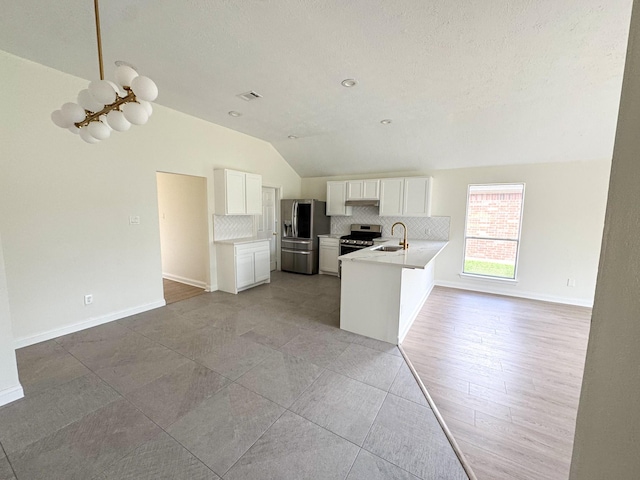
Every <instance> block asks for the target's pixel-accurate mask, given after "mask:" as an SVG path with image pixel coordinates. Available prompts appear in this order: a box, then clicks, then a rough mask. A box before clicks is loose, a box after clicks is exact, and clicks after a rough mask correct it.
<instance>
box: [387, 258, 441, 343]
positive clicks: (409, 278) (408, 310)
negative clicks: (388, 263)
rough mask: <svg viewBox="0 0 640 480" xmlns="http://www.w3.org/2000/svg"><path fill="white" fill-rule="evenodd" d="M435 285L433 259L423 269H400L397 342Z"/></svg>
mask: <svg viewBox="0 0 640 480" xmlns="http://www.w3.org/2000/svg"><path fill="white" fill-rule="evenodd" d="M434 285H435V261H434V260H432V261H431V262H430V263H429V264H428V265H427V266H426V267H425V268H424V269H419V268H418V269H409V268H403V269H402V289H401V291H402V293H401V296H400V328H399V331H398V338H397V339H396V340H397V343H398V344H401V343H402V342H403V341H404V337H406V336H407V333H409V330H410V329H411V326H412V325H413V322H414V321H415V319H416V317H417V316H418V314H419V313H420V310H421V309H422V306H423V305H424V302H426V301H427V298H428V297H429V295H430V294H431V290H433V286H434Z"/></svg>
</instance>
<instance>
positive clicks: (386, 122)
mask: <svg viewBox="0 0 640 480" xmlns="http://www.w3.org/2000/svg"><path fill="white" fill-rule="evenodd" d="M380 123H381V124H383V125H389V124H390V123H391V119H389V118H385V119H384V120H380Z"/></svg>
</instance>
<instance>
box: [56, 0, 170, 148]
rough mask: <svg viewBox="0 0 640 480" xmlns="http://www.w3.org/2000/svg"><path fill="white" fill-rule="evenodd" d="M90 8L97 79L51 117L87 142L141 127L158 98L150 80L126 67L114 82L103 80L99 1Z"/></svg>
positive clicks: (116, 76)
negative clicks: (94, 23) (92, 8)
mask: <svg viewBox="0 0 640 480" xmlns="http://www.w3.org/2000/svg"><path fill="white" fill-rule="evenodd" d="M93 5H94V11H95V17H96V36H97V40H98V64H99V67H100V80H94V81H92V82H91V83H89V87H88V88H85V89H84V90H80V92H79V93H78V98H77V103H73V102H67V103H65V104H64V105H62V107H60V109H59V110H56V111H54V112H53V113H52V114H51V120H52V121H53V123H54V124H56V125H57V126H58V127H60V128H66V129H67V130H69V131H70V132H72V133H74V134H78V135H79V136H80V138H81V139H82V140H84V141H85V142H87V143H98V142H100V141H101V140H106V139H107V138H109V137H110V136H111V132H112V131H116V132H126V131H127V130H129V129H130V128H131V125H144V124H145V123H147V121H148V120H149V117H150V116H151V114H152V113H153V107H152V105H151V103H150V102H153V101H154V100H155V99H156V98H157V96H158V87H157V86H156V84H155V83H154V82H153V80H151V79H150V78H149V77H145V76H142V75H138V72H137V71H136V70H135V69H134V68H132V67H131V66H129V65H126V64H119V65H118V66H117V67H116V70H115V74H114V77H115V82H111V81H109V80H105V79H104V68H103V65H102V39H101V37H100V12H99V6H98V0H93ZM118 63H120V62H116V64H118Z"/></svg>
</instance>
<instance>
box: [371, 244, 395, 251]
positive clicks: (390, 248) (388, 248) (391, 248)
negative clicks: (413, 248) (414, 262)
mask: <svg viewBox="0 0 640 480" xmlns="http://www.w3.org/2000/svg"><path fill="white" fill-rule="evenodd" d="M398 250H402V247H401V246H400V245H382V246H381V247H378V248H374V249H373V250H372V251H374V252H397V251H398Z"/></svg>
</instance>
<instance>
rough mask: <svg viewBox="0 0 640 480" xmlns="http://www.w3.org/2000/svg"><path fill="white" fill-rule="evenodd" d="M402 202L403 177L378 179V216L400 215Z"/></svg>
mask: <svg viewBox="0 0 640 480" xmlns="http://www.w3.org/2000/svg"><path fill="white" fill-rule="evenodd" d="M403 204H404V178H383V179H382V180H380V216H381V217H391V216H393V217H398V216H402V209H403Z"/></svg>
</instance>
